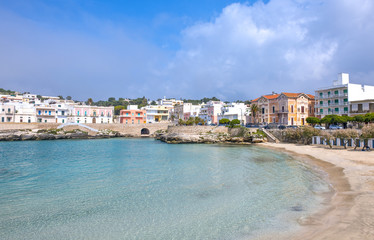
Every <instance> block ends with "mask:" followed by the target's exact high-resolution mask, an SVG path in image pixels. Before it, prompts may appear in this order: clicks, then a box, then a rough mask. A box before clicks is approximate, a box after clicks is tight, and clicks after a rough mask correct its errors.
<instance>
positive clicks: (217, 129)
mask: <svg viewBox="0 0 374 240" xmlns="http://www.w3.org/2000/svg"><path fill="white" fill-rule="evenodd" d="M209 131H211V132H212V133H228V128H227V127H224V126H199V125H198V126H169V127H168V133H178V134H190V135H198V134H200V133H207V132H209Z"/></svg>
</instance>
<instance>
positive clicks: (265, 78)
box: [0, 0, 374, 100]
mask: <svg viewBox="0 0 374 240" xmlns="http://www.w3.org/2000/svg"><path fill="white" fill-rule="evenodd" d="M0 11H1V9H0ZM373 12H374V2H373V1H371V0H355V1H351V0H271V1H270V2H269V3H267V4H264V3H263V2H261V1H259V2H257V3H255V4H253V5H249V4H240V3H235V4H231V5H229V6H227V7H225V8H224V9H223V10H222V12H221V13H220V14H219V15H218V16H217V17H215V18H213V19H212V20H211V21H209V22H198V23H195V24H193V25H191V26H190V27H188V28H186V29H184V30H183V31H182V32H181V36H180V39H181V40H180V45H181V47H180V49H179V50H178V51H177V52H175V53H174V54H170V52H167V50H165V49H163V48H162V47H157V46H156V45H155V44H153V43H151V42H150V41H147V40H146V39H141V37H139V35H137V34H138V31H136V30H134V32H135V33H134V32H131V31H129V29H126V30H125V29H124V28H122V27H120V25H115V24H114V23H112V22H110V21H103V20H99V19H96V18H94V17H92V16H86V18H85V19H86V20H85V22H84V24H86V26H85V27H87V26H88V29H89V31H86V32H80V31H77V29H79V28H76V29H75V30H72V29H54V26H53V25H49V24H48V23H43V22H36V21H31V20H29V19H26V18H22V17H20V16H17V15H16V14H12V13H9V12H5V11H1V12H0V33H1V35H2V37H1V38H0V51H1V53H2V54H0V83H1V85H2V86H0V87H7V88H12V89H19V90H25V91H26V90H29V91H34V92H41V91H40V90H43V91H42V93H43V94H60V93H61V94H64V95H73V96H78V97H80V98H81V99H85V98H87V97H91V96H93V97H95V98H105V97H110V96H124V97H136V96H143V95H145V96H148V97H152V98H157V97H161V96H165V95H166V96H172V97H186V98H202V97H204V96H216V97H220V98H223V99H225V100H226V99H228V100H236V99H251V98H255V97H257V96H258V95H262V94H266V93H270V92H272V91H277V92H280V91H293V92H307V93H313V92H314V89H316V88H319V87H322V86H326V85H330V84H331V82H332V80H334V79H335V78H336V75H337V73H339V72H349V73H350V74H351V79H352V81H355V82H359V83H366V84H372V85H374V78H373V77H374V74H373V72H374V70H373V69H374V66H373V63H374V48H373V47H372V43H373V42H374V14H372V13H373ZM168 19H169V17H168V16H167V15H160V16H159V18H157V19H156V20H157V21H156V20H155V22H154V24H156V25H157V26H158V25H160V24H164V22H165V21H166V22H167V21H168ZM85 29H87V28H85ZM169 51H170V50H169ZM170 55H172V56H170Z"/></svg>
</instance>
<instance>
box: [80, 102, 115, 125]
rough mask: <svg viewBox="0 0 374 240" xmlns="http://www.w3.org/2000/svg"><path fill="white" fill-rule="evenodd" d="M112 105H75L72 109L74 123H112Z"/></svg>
mask: <svg viewBox="0 0 374 240" xmlns="http://www.w3.org/2000/svg"><path fill="white" fill-rule="evenodd" d="M113 113H114V107H101V106H88V105H76V106H74V109H73V122H75V123H97V124H100V123H103V124H104V123H113Z"/></svg>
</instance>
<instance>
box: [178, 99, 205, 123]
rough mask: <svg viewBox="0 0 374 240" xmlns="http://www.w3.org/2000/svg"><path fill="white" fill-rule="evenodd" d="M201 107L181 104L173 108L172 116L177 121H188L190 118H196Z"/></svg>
mask: <svg viewBox="0 0 374 240" xmlns="http://www.w3.org/2000/svg"><path fill="white" fill-rule="evenodd" d="M200 109H201V105H192V103H183V104H181V105H179V104H178V105H175V106H174V114H175V116H176V118H177V119H182V120H188V119H189V118H190V117H198V116H199V113H200Z"/></svg>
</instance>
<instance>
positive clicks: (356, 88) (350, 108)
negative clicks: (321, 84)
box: [315, 73, 374, 118]
mask: <svg viewBox="0 0 374 240" xmlns="http://www.w3.org/2000/svg"><path fill="white" fill-rule="evenodd" d="M315 93H316V106H315V107H316V114H317V116H318V117H320V118H323V117H325V116H326V115H330V114H336V115H340V116H343V115H346V116H351V115H357V114H362V113H365V111H370V100H371V99H373V98H374V86H369V85H361V84H354V83H350V82H349V74H348V73H340V74H339V75H338V80H336V81H334V82H333V85H332V86H330V87H325V88H320V89H318V90H316V91H315ZM359 104H361V105H360V106H361V107H362V108H363V107H364V106H365V109H366V110H365V111H364V110H362V111H363V112H362V113H359V112H360V111H361V110H359V109H358V108H359Z"/></svg>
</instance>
